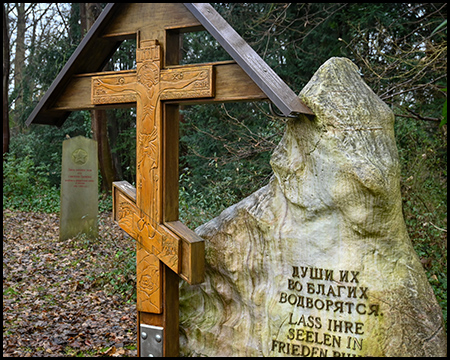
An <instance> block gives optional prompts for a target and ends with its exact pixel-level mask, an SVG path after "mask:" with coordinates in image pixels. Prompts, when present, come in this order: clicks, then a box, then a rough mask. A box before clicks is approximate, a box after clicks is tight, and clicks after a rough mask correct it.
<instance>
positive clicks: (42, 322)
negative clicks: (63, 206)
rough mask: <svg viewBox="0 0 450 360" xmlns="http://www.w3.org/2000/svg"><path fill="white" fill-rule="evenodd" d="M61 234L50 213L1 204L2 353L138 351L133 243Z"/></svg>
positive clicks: (102, 230)
mask: <svg viewBox="0 0 450 360" xmlns="http://www.w3.org/2000/svg"><path fill="white" fill-rule="evenodd" d="M110 218H111V216H110V214H102V215H101V217H100V221H99V237H98V239H97V240H94V241H93V240H88V239H86V238H85V237H83V236H80V237H77V238H74V239H69V240H66V241H62V242H61V241H59V239H58V236H59V230H58V229H59V220H58V216H57V215H55V214H42V213H25V212H12V211H9V210H4V211H3V356H136V311H135V300H134V296H135V295H134V293H133V289H134V287H135V278H134V276H135V275H134V271H133V269H131V267H132V266H133V264H134V259H133V253H134V248H135V244H134V243H133V241H132V240H131V239H130V238H129V237H127V236H126V235H124V233H123V232H122V231H121V230H120V229H119V228H118V227H117V226H116V225H114V224H113V222H112V220H111V219H110Z"/></svg>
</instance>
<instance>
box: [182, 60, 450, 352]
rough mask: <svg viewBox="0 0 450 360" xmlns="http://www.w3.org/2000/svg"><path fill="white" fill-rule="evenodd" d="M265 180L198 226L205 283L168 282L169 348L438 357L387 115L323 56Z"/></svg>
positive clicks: (440, 348) (344, 64) (440, 341)
mask: <svg viewBox="0 0 450 360" xmlns="http://www.w3.org/2000/svg"><path fill="white" fill-rule="evenodd" d="M299 96H300V97H301V99H302V100H303V101H304V102H305V103H306V104H307V105H308V106H309V107H310V108H311V109H312V110H313V111H314V113H315V114H316V117H315V118H314V119H308V118H307V117H301V118H300V119H298V120H291V121H290V122H289V124H288V126H287V129H286V132H285V135H284V137H283V139H282V141H281V142H280V144H279V145H278V147H277V149H276V150H275V152H274V153H273V156H272V159H271V165H272V168H273V170H274V176H273V177H272V179H271V181H270V183H269V184H268V185H267V186H265V187H263V188H261V189H260V190H258V191H257V192H255V193H254V194H252V195H250V196H249V197H247V198H246V199H244V200H242V201H241V202H239V203H238V204H236V205H234V206H232V207H230V208H228V209H227V210H225V211H224V212H223V213H222V214H221V215H220V216H218V217H217V218H215V219H213V220H211V221H210V222H208V223H207V224H204V225H203V226H201V227H199V228H198V229H197V230H196V232H197V233H198V234H199V235H201V236H202V237H203V238H205V240H206V252H207V255H206V261H207V273H206V282H205V283H204V284H202V285H199V286H188V285H182V287H181V292H180V295H181V302H180V316H181V337H180V344H181V351H182V354H184V355H194V356H195V355H197V356H198V355H206V356H302V355H303V356H319V355H322V356H323V355H326V356H336V355H341V356H344V355H346V354H350V355H363V356H445V355H446V336H445V333H444V330H443V325H442V324H443V320H442V312H441V309H440V308H439V305H438V304H437V301H436V299H435V296H434V294H433V291H432V288H431V286H430V285H429V283H428V281H427V278H426V276H425V274H424V271H423V269H422V266H421V264H420V262H419V260H418V258H417V256H416V254H415V252H414V250H413V248H412V245H411V242H410V239H409V237H408V234H407V232H406V227H405V223H404V220H403V216H402V209H401V195H400V184H399V179H400V174H399V163H398V156H397V149H396V145H395V138H394V130H393V122H394V116H393V113H392V112H391V110H390V109H389V108H388V106H387V105H386V104H385V103H383V102H382V101H381V100H380V99H379V98H378V97H377V96H376V95H375V94H374V93H373V92H372V90H371V89H370V88H369V87H368V86H367V85H366V84H365V83H364V82H363V81H362V80H361V78H360V76H359V75H358V70H357V68H356V66H355V65H354V64H353V63H352V62H351V61H349V60H347V59H344V58H332V59H330V60H329V61H327V62H326V63H325V64H324V65H322V66H321V67H320V69H319V70H318V71H317V72H316V74H315V75H314V76H313V78H312V79H311V81H310V82H309V83H308V85H307V86H306V87H305V88H304V89H303V90H302V92H301V94H300V95H299Z"/></svg>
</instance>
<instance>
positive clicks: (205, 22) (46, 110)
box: [26, 3, 312, 126]
mask: <svg viewBox="0 0 450 360" xmlns="http://www.w3.org/2000/svg"><path fill="white" fill-rule="evenodd" d="M203 29H205V30H207V31H208V32H209V33H210V34H211V35H212V36H213V37H214V38H215V39H216V40H217V41H218V42H219V44H220V45H222V46H223V48H224V49H225V50H226V51H227V52H228V53H229V54H230V56H231V57H232V58H233V59H234V60H235V61H236V63H237V64H238V65H239V67H240V68H241V69H242V70H243V71H244V72H245V73H246V74H247V75H248V77H250V79H251V80H253V82H254V84H255V85H256V87H257V88H259V89H260V91H261V92H262V93H263V94H265V97H266V98H268V99H269V100H270V101H272V102H273V103H274V104H275V105H276V106H277V107H278V108H279V109H280V110H281V112H282V113H283V114H284V115H285V116H288V115H291V114H295V113H304V114H312V112H311V110H310V109H308V108H307V107H306V106H305V105H304V104H303V103H302V102H301V101H300V99H299V98H298V97H297V95H296V94H295V93H294V92H293V91H292V89H290V88H289V87H288V86H287V85H286V83H285V82H284V81H283V80H281V79H280V77H279V76H278V75H277V74H276V73H275V72H274V71H273V70H272V69H271V68H270V67H269V66H268V65H267V64H266V63H265V61H264V60H263V59H262V58H261V57H260V56H259V55H258V54H257V53H256V52H255V51H254V50H253V49H252V48H251V47H250V46H249V45H248V44H247V43H246V42H245V41H244V40H243V39H242V37H241V36H240V35H239V34H238V33H237V32H236V31H235V30H234V29H233V28H232V27H231V26H230V25H229V24H228V23H227V22H226V21H225V20H224V19H223V18H222V17H221V16H220V14H219V13H218V12H217V11H216V10H215V9H214V8H213V7H212V6H211V5H210V4H206V3H189V4H188V3H185V4H181V3H164V4H155V3H148V4H142V3H138V4H133V3H114V4H108V5H107V6H106V7H105V9H104V10H103V11H102V13H101V14H100V16H99V17H98V19H97V21H96V22H95V23H94V25H93V26H92V27H91V29H90V30H89V32H88V33H87V34H86V36H85V37H84V39H83V40H82V42H81V43H80V45H79V46H78V48H77V49H76V50H75V52H74V53H73V54H72V56H71V57H70V59H69V60H68V62H67V63H66V65H65V66H64V68H63V69H62V70H61V72H60V73H59V74H58V76H57V77H56V79H55V80H54V82H53V83H52V85H51V86H50V88H49V89H48V90H47V92H46V93H45V95H44V96H43V98H42V99H41V100H40V102H39V103H38V105H37V106H36V108H35V109H34V110H33V112H32V113H31V115H30V116H29V118H28V119H27V121H26V124H27V125H30V124H32V123H33V124H48V125H57V126H61V125H62V124H63V123H64V121H65V120H66V118H67V116H68V115H69V114H70V112H71V111H73V110H79V109H81V108H79V107H76V108H71V107H70V106H61V104H58V102H60V100H61V99H60V97H61V96H62V94H65V95H66V96H70V90H68V87H69V84H73V83H74V81H75V82H76V81H77V80H76V78H77V77H79V76H82V74H89V73H94V72H98V71H101V69H103V67H104V66H105V65H106V63H107V62H108V61H109V59H110V58H111V56H112V55H113V54H114V52H115V51H116V50H117V48H118V47H119V45H120V44H121V42H122V41H123V40H125V39H132V38H136V37H137V36H138V37H140V38H141V39H155V40H158V41H159V42H160V43H161V44H164V45H163V46H165V48H166V49H165V53H166V59H165V64H166V65H176V64H177V56H178V48H177V49H175V48H173V49H172V48H171V47H172V45H171V44H172V41H171V39H176V38H177V35H178V34H180V33H183V32H189V31H199V30H203ZM171 34H172V35H171ZM178 38H179V37H178ZM169 40H170V41H169ZM173 43H174V44H175V45H176V46H177V47H178V46H179V43H177V41H176V40H175V41H174V42H173ZM175 45H174V46H175ZM171 52H172V54H171ZM74 79H75V80H74ZM79 82H80V81H79ZM77 84H78V83H77ZM245 85H246V86H247V84H245ZM73 91H78V92H80V91H88V92H89V90H88V89H85V88H83V87H82V86H81V85H79V86H78V87H75V90H73ZM68 92H69V93H68Z"/></svg>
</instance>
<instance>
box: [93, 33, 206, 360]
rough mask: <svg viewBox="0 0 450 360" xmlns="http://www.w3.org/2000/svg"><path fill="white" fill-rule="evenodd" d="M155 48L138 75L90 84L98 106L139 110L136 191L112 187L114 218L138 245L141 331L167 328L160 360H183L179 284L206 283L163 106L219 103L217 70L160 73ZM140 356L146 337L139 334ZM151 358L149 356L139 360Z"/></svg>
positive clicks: (143, 49)
mask: <svg viewBox="0 0 450 360" xmlns="http://www.w3.org/2000/svg"><path fill="white" fill-rule="evenodd" d="M161 59H162V53H161V48H160V45H159V44H158V42H157V41H154V40H152V41H142V42H141V44H140V46H139V47H138V48H137V50H136V62H137V66H136V71H132V72H130V71H124V72H115V73H106V74H105V75H99V76H93V77H92V87H91V89H92V92H91V101H92V104H94V105H105V104H120V103H132V102H135V103H136V142H137V144H136V148H137V150H136V151H137V153H136V165H137V166H136V168H137V169H136V186H137V189H135V188H134V187H132V186H131V185H130V184H129V183H128V182H126V181H121V182H115V183H114V186H113V217H114V220H116V221H117V222H118V224H119V226H120V227H121V228H122V229H123V230H125V231H126V232H127V233H128V234H129V235H130V236H132V237H133V238H134V239H136V241H137V253H136V258H137V266H136V274H137V275H136V276H137V279H136V283H137V284H136V285H137V310H138V327H139V325H140V324H149V325H155V326H160V327H163V328H164V330H163V331H164V333H163V336H162V339H159V340H160V341H162V343H163V355H164V356H173V355H178V351H179V341H178V337H179V330H178V316H179V315H178V301H179V300H178V276H180V277H181V278H183V279H184V280H186V281H188V282H189V283H190V284H197V283H201V282H202V281H203V276H204V243H203V241H202V239H201V238H199V237H198V236H197V235H196V234H195V233H194V232H193V231H191V230H190V229H188V228H187V227H186V226H185V225H183V224H182V223H181V222H179V221H178V177H177V176H174V175H176V174H178V169H177V168H178V119H177V116H176V115H177V107H175V106H173V105H166V104H164V103H163V102H162V100H178V99H190V98H208V97H213V96H214V86H213V80H214V78H213V66H212V65H204V66H198V65H197V66H191V65H186V66H179V67H174V68H170V69H161ZM138 339H139V341H138V354H139V351H140V349H141V341H142V340H141V336H140V333H139V329H138ZM141 355H142V356H149V355H150V354H141Z"/></svg>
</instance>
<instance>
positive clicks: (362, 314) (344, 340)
mask: <svg viewBox="0 0 450 360" xmlns="http://www.w3.org/2000/svg"><path fill="white" fill-rule="evenodd" d="M360 275H361V274H360V271H355V270H341V269H337V270H335V269H323V268H315V267H308V266H292V275H291V276H290V277H289V278H287V279H286V283H285V284H286V286H285V287H284V289H283V290H282V291H280V293H279V297H278V304H280V305H281V306H288V307H291V309H292V311H291V312H290V313H289V316H288V318H287V319H285V321H284V322H283V325H284V327H283V331H282V332H280V333H279V335H278V336H277V338H274V339H273V340H272V343H271V344H270V351H271V352H274V353H276V354H277V355H280V354H282V355H291V356H302V357H304V356H314V357H316V356H317V357H321V356H333V357H340V356H360V353H361V351H362V350H363V347H364V340H365V337H366V336H367V334H366V333H365V330H364V321H365V320H366V319H367V318H369V317H380V316H383V313H382V312H381V309H380V304H378V303H375V302H374V303H372V302H371V300H370V298H369V289H368V287H367V286H364V284H363V282H362V281H361V276H360Z"/></svg>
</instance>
